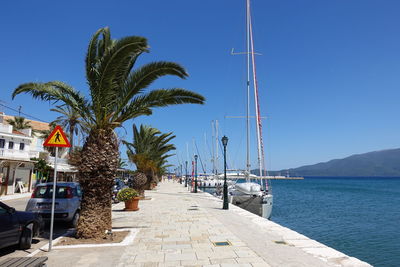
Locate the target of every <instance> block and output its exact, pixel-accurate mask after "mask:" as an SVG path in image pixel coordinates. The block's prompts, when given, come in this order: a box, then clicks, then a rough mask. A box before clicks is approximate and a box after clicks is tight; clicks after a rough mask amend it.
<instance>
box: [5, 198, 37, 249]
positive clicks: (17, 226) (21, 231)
mask: <svg viewBox="0 0 400 267" xmlns="http://www.w3.org/2000/svg"><path fill="white" fill-rule="evenodd" d="M42 228H43V221H42V218H41V217H40V216H39V215H38V214H35V213H32V212H23V211H16V210H15V209H14V208H12V207H9V206H7V205H6V204H4V203H2V202H0V248H4V247H8V246H12V245H17V244H18V245H19V247H20V248H21V249H29V248H30V247H31V244H32V238H33V237H35V236H38V235H39V233H40V231H41V230H42Z"/></svg>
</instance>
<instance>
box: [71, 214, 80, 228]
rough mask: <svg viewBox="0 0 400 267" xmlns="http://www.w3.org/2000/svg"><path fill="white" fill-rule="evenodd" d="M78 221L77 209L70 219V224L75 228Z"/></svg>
mask: <svg viewBox="0 0 400 267" xmlns="http://www.w3.org/2000/svg"><path fill="white" fill-rule="evenodd" d="M78 221H79V211H76V212H75V214H74V217H73V218H72V220H71V226H72V227H74V228H76V226H78Z"/></svg>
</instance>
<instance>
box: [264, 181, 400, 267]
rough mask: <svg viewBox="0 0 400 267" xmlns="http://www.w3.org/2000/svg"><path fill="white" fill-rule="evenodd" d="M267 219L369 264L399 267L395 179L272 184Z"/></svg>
mask: <svg viewBox="0 0 400 267" xmlns="http://www.w3.org/2000/svg"><path fill="white" fill-rule="evenodd" d="M272 187H273V194H274V207H273V211H272V218H271V220H272V221H274V222H277V223H279V224H281V225H283V226H286V227H288V228H290V229H292V230H295V231H297V232H299V233H302V234H304V235H306V236H308V237H309V238H312V239H315V240H317V241H319V242H321V243H324V244H325V245H327V246H330V247H332V248H335V249H337V250H339V251H341V252H343V253H345V254H347V255H349V256H353V257H356V258H359V259H361V260H363V261H366V262H368V263H370V264H372V265H374V266H377V267H378V266H385V267H386V266H387V267H398V266H400V178H353V177H347V178H343V177H340V178H337V177H332V178H326V177H324V178H322V177H321V178H317V177H313V178H307V177H306V179H304V180H273V181H272Z"/></svg>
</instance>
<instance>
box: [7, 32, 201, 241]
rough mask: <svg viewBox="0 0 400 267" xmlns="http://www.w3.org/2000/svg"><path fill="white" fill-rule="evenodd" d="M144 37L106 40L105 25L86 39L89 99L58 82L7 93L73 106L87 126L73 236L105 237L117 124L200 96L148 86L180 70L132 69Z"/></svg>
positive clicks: (156, 65) (159, 66) (168, 65)
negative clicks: (79, 207)
mask: <svg viewBox="0 0 400 267" xmlns="http://www.w3.org/2000/svg"><path fill="white" fill-rule="evenodd" d="M148 48H149V47H148V45H147V40H146V39H145V38H143V37H138V36H128V37H124V38H121V39H117V40H113V39H111V35H110V30H109V29H108V28H101V29H99V30H98V31H97V32H96V33H95V34H94V35H93V37H92V39H91V40H90V42H89V46H88V50H87V54H86V78H87V84H88V86H89V93H90V94H89V95H90V97H85V96H84V95H83V94H82V93H80V92H78V91H76V90H75V89H74V88H72V87H71V86H69V85H67V84H66V83H63V82H60V81H51V82H47V83H25V84H22V85H20V86H19V87H18V88H16V89H15V90H14V92H13V95H12V97H13V98H14V97H15V96H16V95H18V94H20V93H28V94H30V95H32V97H34V98H38V99H41V100H46V101H54V102H59V103H61V104H63V105H66V106H69V107H71V108H72V109H74V110H76V111H77V112H78V113H79V115H80V116H81V118H82V121H83V122H84V123H85V124H86V125H87V127H88V130H89V131H88V136H87V138H86V140H85V143H84V145H83V148H82V154H83V155H84V157H82V160H81V161H80V165H79V167H78V169H79V181H80V184H81V186H82V188H83V191H84V195H83V198H82V203H81V216H80V219H79V223H78V227H77V237H79V238H97V237H104V236H105V232H106V231H107V230H111V188H112V185H113V182H114V178H115V175H116V170H117V167H118V156H119V152H118V140H117V136H116V133H115V131H114V130H115V129H116V128H117V127H121V126H122V124H123V123H124V122H125V121H126V120H129V119H133V118H136V117H138V116H141V115H151V114H152V110H153V108H156V107H165V106H169V105H176V104H184V103H192V104H204V101H205V99H204V97H203V96H201V95H200V94H197V93H195V92H192V91H188V90H185V89H182V88H172V89H153V90H149V88H148V87H149V86H150V85H151V84H152V83H153V82H154V81H156V80H157V79H158V78H160V77H162V76H166V75H173V76H177V77H180V78H182V79H184V78H186V77H187V76H188V75H187V73H186V71H185V69H184V68H183V67H182V66H180V65H179V64H177V63H173V62H165V61H161V62H152V63H148V64H145V65H143V66H140V67H138V68H135V69H134V68H133V67H134V64H135V63H136V61H137V59H138V57H139V56H140V55H142V54H143V53H144V52H148V51H149V50H148Z"/></svg>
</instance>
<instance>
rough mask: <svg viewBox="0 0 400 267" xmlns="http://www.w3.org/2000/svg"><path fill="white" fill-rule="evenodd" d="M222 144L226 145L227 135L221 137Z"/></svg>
mask: <svg viewBox="0 0 400 267" xmlns="http://www.w3.org/2000/svg"><path fill="white" fill-rule="evenodd" d="M222 144H223V145H224V147H226V146H227V145H228V137H226V136H225V135H224V137H222Z"/></svg>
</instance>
